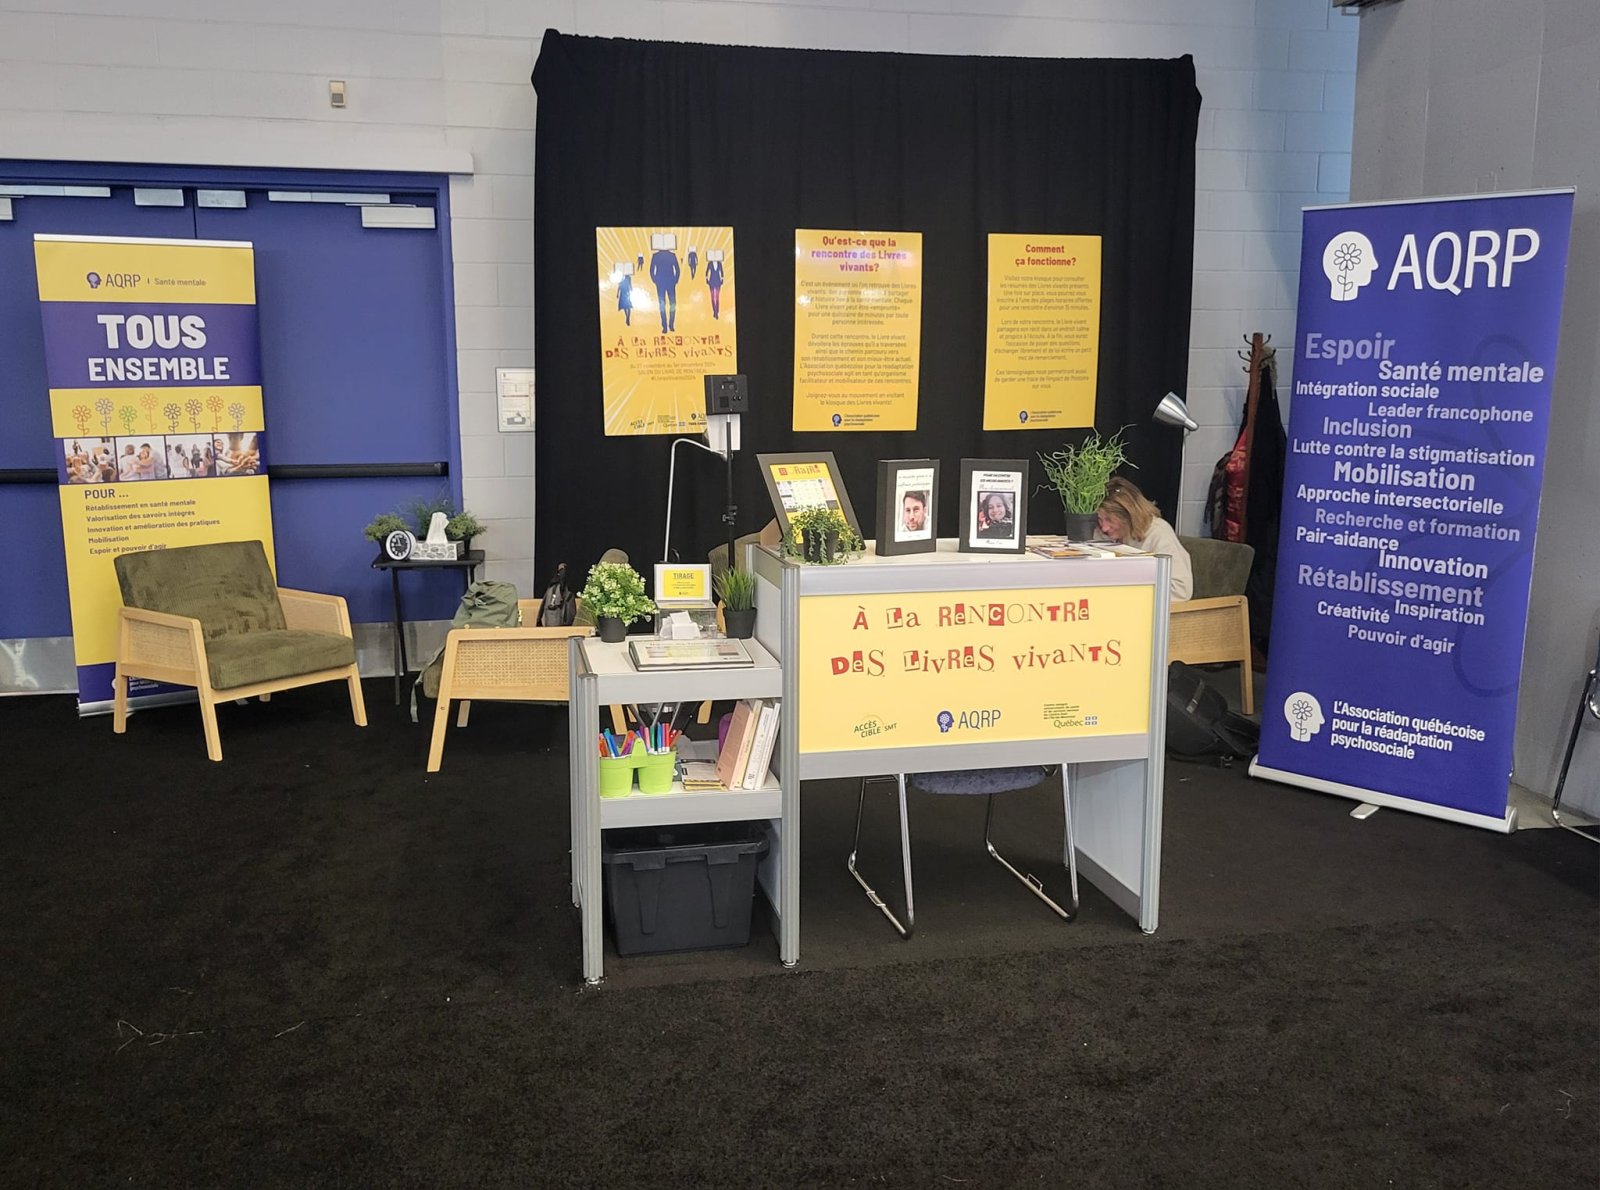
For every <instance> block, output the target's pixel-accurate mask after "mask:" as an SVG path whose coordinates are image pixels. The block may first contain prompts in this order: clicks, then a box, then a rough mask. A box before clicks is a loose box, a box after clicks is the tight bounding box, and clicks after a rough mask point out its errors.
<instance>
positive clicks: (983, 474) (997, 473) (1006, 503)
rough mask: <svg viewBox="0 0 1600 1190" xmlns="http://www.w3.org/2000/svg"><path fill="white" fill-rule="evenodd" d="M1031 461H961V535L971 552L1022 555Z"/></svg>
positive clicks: (959, 544)
mask: <svg viewBox="0 0 1600 1190" xmlns="http://www.w3.org/2000/svg"><path fill="white" fill-rule="evenodd" d="M1027 520H1028V460H1027V459H962V460H961V536H960V538H959V539H958V540H957V548H958V549H960V550H961V551H962V552H963V553H971V554H1020V553H1022V552H1023V550H1025V549H1026V548H1027V543H1026V539H1027V533H1028V526H1027Z"/></svg>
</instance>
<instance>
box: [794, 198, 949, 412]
mask: <svg viewBox="0 0 1600 1190" xmlns="http://www.w3.org/2000/svg"><path fill="white" fill-rule="evenodd" d="M794 294H795V305H794V428H795V429H796V430H914V429H916V428H917V385H918V382H919V369H920V366H921V358H922V233H921V232H919V231H893V232H885V231H807V230H797V231H796V232H795V233H794Z"/></svg>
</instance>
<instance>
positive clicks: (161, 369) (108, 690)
mask: <svg viewBox="0 0 1600 1190" xmlns="http://www.w3.org/2000/svg"><path fill="white" fill-rule="evenodd" d="M34 258H35V266H36V269H37V273H38V284H39V308H40V315H41V318H42V320H43V323H44V347H45V369H46V376H47V382H48V385H49V394H48V399H49V402H50V421H51V433H52V435H53V436H54V438H55V442H56V472H57V478H58V481H59V483H60V489H59V490H60V497H61V530H62V536H63V539H64V541H65V545H66V557H67V588H68V593H69V596H70V598H71V601H72V641H73V649H74V653H75V655H76V660H77V668H78V705H79V709H80V710H82V711H90V710H103V709H107V708H108V707H109V704H110V700H111V696H112V687H111V680H112V677H113V676H114V671H115V661H116V649H117V622H118V617H117V609H118V607H120V606H121V603H122V598H121V593H120V590H119V588H118V585H117V576H116V569H115V566H114V563H113V559H115V558H116V556H117V555H118V554H124V553H130V552H133V551H135V550H149V549H167V548H170V547H174V546H185V545H201V544H205V543H208V542H216V541H241V540H258V541H260V542H261V543H262V545H263V546H264V547H265V548H266V551H267V556H268V559H269V560H270V559H271V557H272V508H271V505H270V503H269V501H268V495H267V468H266V436H265V422H264V418H263V411H262V401H261V360H260V338H259V335H258V333H257V321H256V290H255V253H254V249H253V248H252V247H251V245H250V244H247V243H233V242H216V241H200V240H147V239H107V238H101V237H71V236H47V235H38V236H35V237H34ZM172 689H173V688H171V687H166V686H163V685H162V684H160V683H156V682H147V681H143V680H141V679H135V680H134V681H133V682H132V683H131V684H130V687H129V695H130V697H131V698H132V699H133V700H134V701H135V702H137V701H138V700H139V699H140V698H151V697H157V696H166V695H169V694H170V693H172Z"/></svg>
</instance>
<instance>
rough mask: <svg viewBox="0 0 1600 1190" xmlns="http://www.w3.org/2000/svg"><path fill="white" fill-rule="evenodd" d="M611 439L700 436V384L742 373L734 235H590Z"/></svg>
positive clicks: (721, 230) (638, 230)
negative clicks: (593, 245)
mask: <svg viewBox="0 0 1600 1190" xmlns="http://www.w3.org/2000/svg"><path fill="white" fill-rule="evenodd" d="M594 239H595V261H596V265H595V267H596V272H597V276H598V280H599V289H600V377H601V390H602V393H601V400H602V415H603V419H604V425H605V432H606V435H607V436H608V437H627V436H630V435H636V434H684V433H690V434H697V433H700V432H701V431H703V430H704V429H705V428H706V398H705V377H706V376H707V375H726V374H728V373H732V372H737V371H738V370H739V351H738V335H737V333H736V327H737V324H738V303H737V302H736V301H735V300H734V289H735V286H734V268H733V228H731V227H597V228H595V233H594Z"/></svg>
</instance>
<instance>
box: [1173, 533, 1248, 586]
mask: <svg viewBox="0 0 1600 1190" xmlns="http://www.w3.org/2000/svg"><path fill="white" fill-rule="evenodd" d="M1178 540H1179V541H1180V542H1181V543H1182V544H1183V548H1184V549H1185V550H1187V551H1188V552H1189V561H1190V563H1192V564H1193V566H1194V593H1193V594H1192V595H1190V598H1191V599H1213V598H1215V597H1217V596H1219V595H1243V594H1244V588H1245V584H1246V583H1247V582H1249V581H1250V567H1251V565H1252V564H1253V563H1254V562H1255V557H1256V551H1255V547H1254V546H1251V545H1245V544H1244V543H1243V542H1238V541H1218V540H1217V539H1216V538H1214V537H1179V538H1178Z"/></svg>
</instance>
